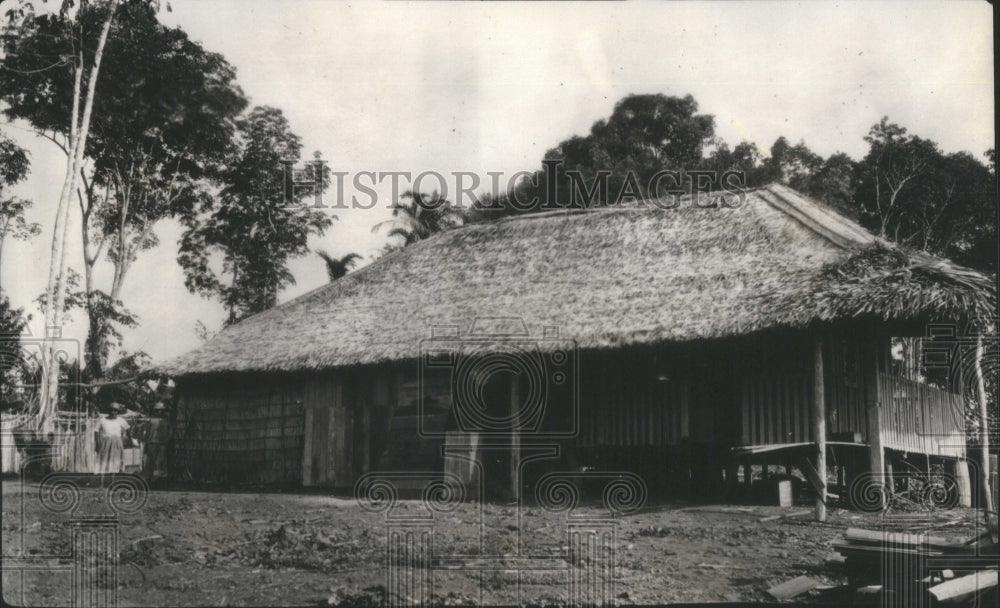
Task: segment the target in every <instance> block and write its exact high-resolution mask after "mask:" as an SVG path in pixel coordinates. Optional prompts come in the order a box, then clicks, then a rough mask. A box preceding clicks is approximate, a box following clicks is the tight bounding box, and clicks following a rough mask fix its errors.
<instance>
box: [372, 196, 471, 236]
mask: <svg viewBox="0 0 1000 608" xmlns="http://www.w3.org/2000/svg"><path fill="white" fill-rule="evenodd" d="M401 198H402V199H409V202H408V203H404V202H401V201H400V202H397V203H396V205H395V206H394V207H393V208H392V218H393V219H391V220H387V221H384V222H379V223H378V224H375V226H374V227H373V228H372V232H378V230H379V229H380V228H382V226H384V225H386V224H388V225H391V226H392V227H393V228H392V230H390V231H389V233H388V235H389V236H401V237H403V247H406V246H408V245H412V244H413V243H416V242H417V241H421V240H423V239H426V238H427V237H429V236H431V235H433V234H436V233H438V232H443V231H445V230H449V229H451V228H455V227H458V226H461V225H462V224H463V221H464V217H463V215H462V213H461V212H460V211H459V210H457V209H455V208H454V207H453V206H452V204H451V202H450V201H449V200H448V199H446V198H444V197H443V196H441V195H440V194H438V192H437V191H436V190H435V191H434V192H433V193H431V194H430V195H427V194H423V193H421V192H414V191H412V190H407V191H406V192H404V193H403V196H402V197H401Z"/></svg>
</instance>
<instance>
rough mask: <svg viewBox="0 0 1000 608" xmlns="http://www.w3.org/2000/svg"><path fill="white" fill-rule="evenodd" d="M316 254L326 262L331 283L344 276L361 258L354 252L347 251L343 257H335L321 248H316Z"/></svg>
mask: <svg viewBox="0 0 1000 608" xmlns="http://www.w3.org/2000/svg"><path fill="white" fill-rule="evenodd" d="M316 255H318V256H319V257H321V258H323V261H324V262H326V273H327V275H329V277H330V282H331V283H332V282H333V281H336V280H337V279H339V278H341V277H343V276H345V275H346V274H347V273H348V272H350V270H351V268H353V267H354V264H355V263H357V261H358V260H360V259H361V256H360V255H358V254H356V253H348V254H347V255H345V256H343V257H340V258H335V257H333V256H332V255H330V254H329V253H327V252H325V251H323V250H317V251H316Z"/></svg>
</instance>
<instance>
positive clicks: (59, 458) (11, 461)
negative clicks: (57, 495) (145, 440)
mask: <svg viewBox="0 0 1000 608" xmlns="http://www.w3.org/2000/svg"><path fill="white" fill-rule="evenodd" d="M97 420H98V419H97V418H92V417H86V416H77V415H72V414H61V415H60V416H58V417H57V418H56V420H55V432H54V434H53V437H52V445H51V447H50V448H49V449H48V450H47V452H48V454H49V455H50V459H49V461H48V464H49V467H50V469H51V470H52V471H63V472H68V473H98V472H99V470H98V462H97V445H96V442H95V436H94V434H95V432H96V430H97ZM130 422H131V421H130ZM24 423H25V418H24V416H21V415H17V414H3V415H0V445H2V448H3V453H2V461H3V462H2V465H3V473H4V474H15V473H19V472H20V471H21V466H22V464H23V458H22V454H21V452H20V451H19V450H18V449H17V442H16V440H15V437H14V432H15V429H17V428H18V427H21V426H22V425H23V424H24ZM141 465H142V448H141V447H135V448H126V449H125V452H124V455H123V470H124V471H125V472H133V471H138V470H139V469H140V468H141Z"/></svg>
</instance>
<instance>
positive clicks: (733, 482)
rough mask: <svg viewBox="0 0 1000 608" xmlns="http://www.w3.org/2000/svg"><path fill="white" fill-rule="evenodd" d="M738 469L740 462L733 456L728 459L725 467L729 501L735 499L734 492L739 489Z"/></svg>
mask: <svg viewBox="0 0 1000 608" xmlns="http://www.w3.org/2000/svg"><path fill="white" fill-rule="evenodd" d="M739 469H740V462H739V460H737V459H736V457H735V456H730V457H729V462H728V463H727V465H726V489H727V490H728V493H729V499H730V500H735V499H736V492H737V490H738V489H739V479H737V477H738V476H739Z"/></svg>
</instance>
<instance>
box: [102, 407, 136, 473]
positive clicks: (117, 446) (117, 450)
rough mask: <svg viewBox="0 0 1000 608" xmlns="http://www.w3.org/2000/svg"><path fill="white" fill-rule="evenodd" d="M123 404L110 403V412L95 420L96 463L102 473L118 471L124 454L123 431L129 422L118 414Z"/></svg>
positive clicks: (121, 410)
mask: <svg viewBox="0 0 1000 608" xmlns="http://www.w3.org/2000/svg"><path fill="white" fill-rule="evenodd" d="M124 410H125V406H123V405H122V404H120V403H112V404H111V413H110V414H108V415H107V416H105V417H103V418H101V419H100V420H98V422H97V465H98V472H99V473H102V474H107V473H120V472H121V470H122V463H123V460H124V459H123V456H124V454H125V433H126V432H128V428H129V424H128V422H126V421H125V419H124V418H122V417H121V416H120V414H121V413H122V412H123V411H124Z"/></svg>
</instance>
